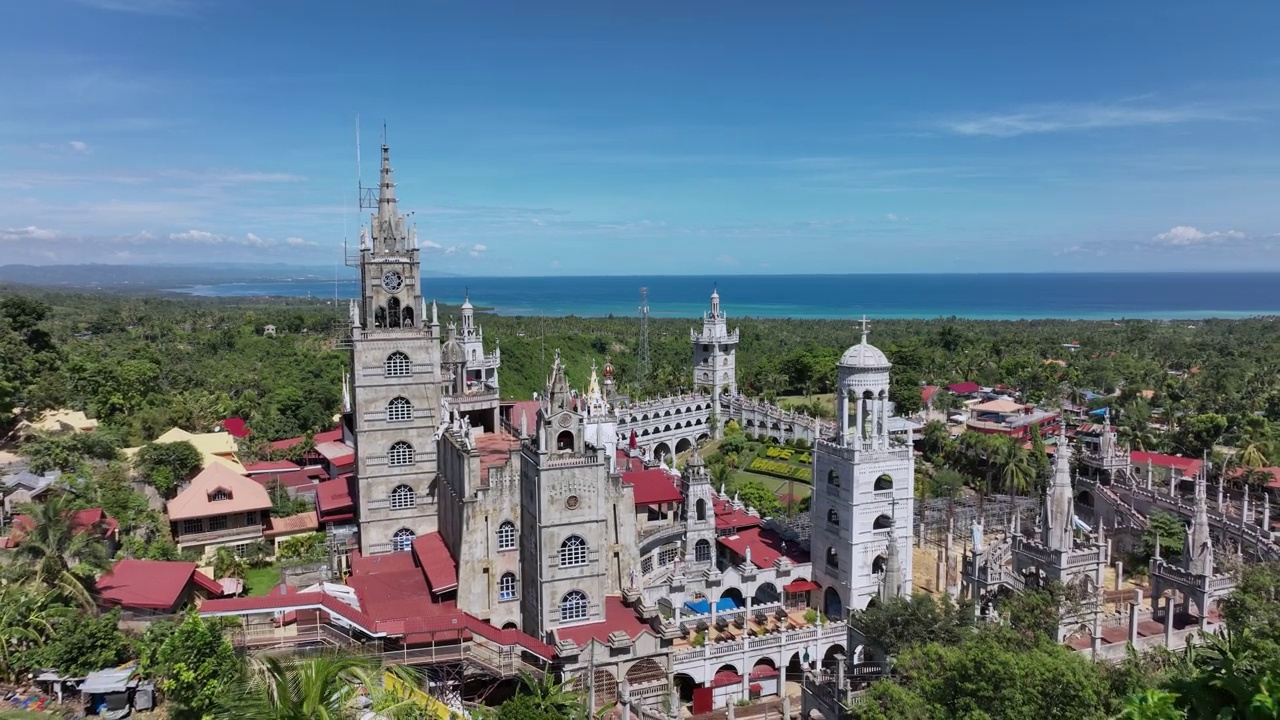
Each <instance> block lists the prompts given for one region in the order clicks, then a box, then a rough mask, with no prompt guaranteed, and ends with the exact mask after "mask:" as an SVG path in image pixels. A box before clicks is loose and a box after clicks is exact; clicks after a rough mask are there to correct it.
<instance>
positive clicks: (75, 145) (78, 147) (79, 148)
mask: <svg viewBox="0 0 1280 720" xmlns="http://www.w3.org/2000/svg"><path fill="white" fill-rule="evenodd" d="M69 144H70V145H71V149H72V150H75V151H76V152H78V153H87V152H89V143H87V142H84V141H83V140H72V141H71V142H70V143H69Z"/></svg>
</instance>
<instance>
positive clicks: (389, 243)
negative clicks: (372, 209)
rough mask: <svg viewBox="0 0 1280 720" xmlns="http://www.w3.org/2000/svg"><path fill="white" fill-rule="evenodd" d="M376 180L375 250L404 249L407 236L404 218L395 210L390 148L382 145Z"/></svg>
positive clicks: (394, 184)
mask: <svg viewBox="0 0 1280 720" xmlns="http://www.w3.org/2000/svg"><path fill="white" fill-rule="evenodd" d="M380 175H381V177H380V179H379V181H378V216H377V218H376V219H375V220H374V228H373V230H374V232H373V236H374V238H375V239H376V240H377V242H376V243H374V250H375V251H379V250H381V251H383V252H394V251H400V250H406V249H408V248H406V247H404V246H405V245H406V244H407V243H408V241H409V238H408V236H407V235H406V234H405V231H404V218H403V217H401V215H400V213H399V211H397V210H396V183H395V180H394V179H393V178H392V171H391V148H390V147H388V146H387V144H386V143H385V142H384V143H383V145H382V170H381V172H380Z"/></svg>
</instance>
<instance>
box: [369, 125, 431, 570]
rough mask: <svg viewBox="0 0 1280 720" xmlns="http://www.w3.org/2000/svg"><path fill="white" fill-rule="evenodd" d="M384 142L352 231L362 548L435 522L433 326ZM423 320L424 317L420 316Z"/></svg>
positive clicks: (400, 541) (403, 542)
mask: <svg viewBox="0 0 1280 720" xmlns="http://www.w3.org/2000/svg"><path fill="white" fill-rule="evenodd" d="M395 187H396V184H395V182H394V180H393V179H392V170H391V151H390V149H389V148H388V147H387V146H386V145H383V146H382V169H381V173H380V180H379V187H378V208H377V212H376V213H374V214H373V215H372V216H371V217H370V219H369V226H368V227H367V228H361V230H360V254H359V270H360V296H361V297H360V300H359V301H358V302H356V301H353V302H352V306H351V367H352V384H351V405H352V408H351V409H352V413H351V416H352V428H351V429H352V435H353V444H354V445H355V449H356V480H357V495H358V497H357V507H358V511H359V520H360V549H361V551H362V552H363V553H364V554H366V555H369V554H376V553H382V552H392V551H404V550H408V549H409V547H410V545H411V544H412V542H413V539H414V538H415V537H417V536H418V535H422V534H424V533H429V532H433V531H434V530H435V529H436V498H435V487H434V482H435V475H436V443H435V432H436V427H437V425H438V424H439V423H440V421H441V420H440V417H439V415H440V326H439V323H438V322H437V319H436V310H435V304H434V303H432V306H431V308H430V311H428V308H427V307H426V304H425V302H424V301H423V297H422V266H421V261H420V259H419V255H418V236H417V229H416V228H414V229H408V228H406V226H405V217H404V216H403V215H401V214H400V213H399V212H398V210H397V209H396V194H395ZM424 321H425V322H424Z"/></svg>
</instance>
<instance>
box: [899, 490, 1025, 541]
mask: <svg viewBox="0 0 1280 720" xmlns="http://www.w3.org/2000/svg"><path fill="white" fill-rule="evenodd" d="M1039 513H1040V501H1039V500H1038V499H1036V498H1029V497H1023V496H1021V495H988V496H987V497H986V499H985V500H982V499H980V498H979V497H978V496H977V495H966V496H963V497H957V498H954V499H953V498H929V499H926V500H917V501H916V513H915V515H916V517H915V535H916V545H917V546H918V547H924V546H925V545H926V544H928V545H932V546H934V547H945V546H946V544H947V531H948V530H951V532H952V533H954V535H953V541H954V542H964V539H965V538H968V537H969V531H970V528H972V527H973V524H974V522H975V521H977V520H978V518H980V517H981V518H982V527H983V528H984V529H985V530H986V535H987V537H994V536H995V533H996V532H997V531H999V530H1000V529H1001V528H1008V527H1010V526H1011V525H1012V523H1013V518H1014V515H1015V514H1016V515H1017V516H1019V518H1020V524H1021V525H1022V527H1024V528H1028V527H1031V526H1032V525H1034V524H1035V522H1036V518H1037V516H1038V515H1039Z"/></svg>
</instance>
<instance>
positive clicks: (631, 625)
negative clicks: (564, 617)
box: [555, 595, 652, 647]
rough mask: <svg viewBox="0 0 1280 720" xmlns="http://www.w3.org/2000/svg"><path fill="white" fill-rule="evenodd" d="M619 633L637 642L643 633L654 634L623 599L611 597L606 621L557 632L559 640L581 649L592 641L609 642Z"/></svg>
mask: <svg viewBox="0 0 1280 720" xmlns="http://www.w3.org/2000/svg"><path fill="white" fill-rule="evenodd" d="M618 631H622V632H624V633H626V634H627V637H629V638H631V639H632V640H635V639H636V638H637V637H639V636H640V635H641V634H642V633H646V632H647V633H650V634H652V630H651V629H650V627H649V624H648V623H646V622H644V621H643V620H641V619H640V618H639V617H637V616H636V611H635V610H633V609H631V608H629V607H627V606H626V604H625V603H623V602H622V598H621V597H619V596H617V595H609V596H606V597H605V599H604V620H602V621H600V622H595V623H591V624H589V625H575V626H573V627H566V628H559V629H557V630H556V631H555V635H556V639H557V640H572V641H573V644H575V645H578V646H579V647H581V646H583V645H586V644H587V643H589V642H591V641H592V640H599V641H600V642H608V641H609V636H610V635H612V634H613V633H616V632H618Z"/></svg>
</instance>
